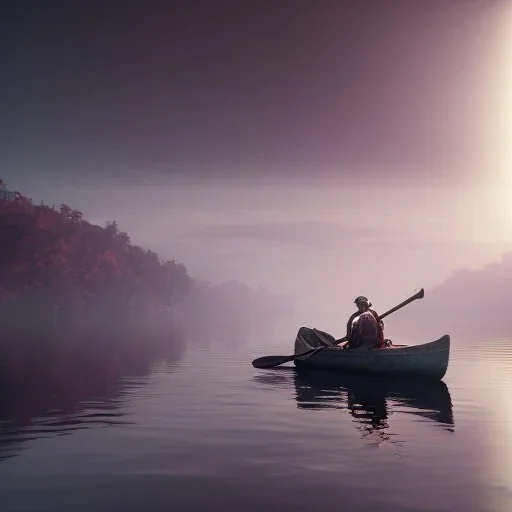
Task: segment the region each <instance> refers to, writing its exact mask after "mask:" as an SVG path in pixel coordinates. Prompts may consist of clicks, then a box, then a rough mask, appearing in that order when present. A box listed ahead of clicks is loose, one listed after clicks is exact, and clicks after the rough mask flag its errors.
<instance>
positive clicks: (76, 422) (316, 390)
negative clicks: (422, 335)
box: [0, 338, 512, 512]
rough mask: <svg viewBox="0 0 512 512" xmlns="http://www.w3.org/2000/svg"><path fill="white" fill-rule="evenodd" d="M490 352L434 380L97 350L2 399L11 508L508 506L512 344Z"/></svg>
mask: <svg viewBox="0 0 512 512" xmlns="http://www.w3.org/2000/svg"><path fill="white" fill-rule="evenodd" d="M482 347H485V351H484V350H483V349H478V347H477V344H474V343H473V344H471V345H465V344H464V342H463V341H461V340H458V339H456V338H455V339H452V354H451V360H450V366H449V369H448V372H447V375H446V376H445V378H444V384H443V383H440V384H439V385H429V386H414V385H410V386H409V385H408V386H399V385H397V384H394V383H388V382H387V381H386V382H383V381H380V382H381V383H380V384H376V383H373V382H372V381H370V382H368V381H365V380H364V379H358V378H348V379H347V378H344V377H340V378H327V377H325V378H320V377H318V376H314V375H310V374H305V375H300V374H298V373H297V372H296V371H295V370H294V369H293V367H292V368H283V367H281V368H279V369H274V370H256V369H254V368H253V367H252V366H251V360H252V359H254V358H255V357H259V356H261V355H271V354H288V353H291V352H292V351H293V339H291V340H287V341H283V340H281V341H280V342H276V341H275V339H273V340H268V341H267V342H266V343H265V345H264V346H262V345H261V344H259V343H257V342H256V341H251V342H247V343H242V344H240V345H236V344H229V345H228V344H226V343H222V342H217V343H214V342H209V343H204V344H200V343H191V344H189V345H188V346H187V347H186V350H185V351H184V353H182V354H179V355H178V356H176V355H174V356H173V357H170V358H169V357H167V358H160V357H156V356H154V357H153V356H152V357H148V356H147V354H144V356H142V355H141V354H140V353H137V352H134V353H127V354H125V355H124V357H121V358H120V355H119V353H118V354H116V355H114V356H113V355H112V354H110V355H108V356H107V355H106V354H105V356H104V357H103V356H101V354H100V355H99V356H98V355H97V354H96V356H95V357H96V359H95V360H94V361H95V362H94V363H91V362H90V361H89V364H90V366H89V367H87V368H85V369H84V367H83V366H80V364H79V365H77V366H75V367H73V368H72V369H71V370H69V371H67V373H66V372H64V377H62V375H61V377H60V378H59V380H56V381H52V382H49V383H48V382H47V383H40V382H35V383H32V385H30V386H29V385H27V384H25V385H23V386H22V385H21V384H20V386H19V387H16V386H14V387H13V386H12V385H10V387H9V388H8V389H4V390H3V392H2V396H1V398H0V434H1V437H0V510H1V511H2V512H11V511H20V512H21V511H30V512H36V511H52V512H53V511H69V510H73V511H82V510H83V511H85V510H87V511H93V510H94V511H103V510H104V511H107V510H108V511H125V512H131V511H139V510H147V511H169V510H180V511H189V510H194V511H195V510H213V509H214V507H219V510H221V509H222V510H237V509H236V508H235V507H240V508H241V510H244V511H253V510H255V511H256V510H258V511H261V510H265V509H266V510H279V511H292V510H293V511H302V510H304V511H306V510H308V511H309V510H322V511H330V510H333V511H334V510H336V511H339V510H347V511H349V510H350V511H366V510H368V511H370V510H371V511H375V510H380V511H388V510H389V511H394V512H398V511H416V510H418V511H419V510H422V511H423V510H425V511H426V510H429V511H441V510H442V511H459V510H460V511H478V512H480V511H481V512H487V511H510V510H512V341H507V340H504V341H489V340H487V341H485V342H484V343H482ZM62 364H64V363H62Z"/></svg>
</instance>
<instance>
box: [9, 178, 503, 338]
mask: <svg viewBox="0 0 512 512" xmlns="http://www.w3.org/2000/svg"><path fill="white" fill-rule="evenodd" d="M6 181H7V180H6ZM7 185H8V187H9V188H10V189H21V191H22V192H23V193H24V194H26V195H28V196H30V197H31V198H32V199H33V201H34V203H35V204H37V203H38V202H39V201H40V200H44V201H45V202H46V203H48V204H50V205H52V204H57V205H58V204H60V203H66V204H69V205H70V206H71V207H73V208H77V209H79V210H81V211H82V212H83V213H84V218H85V219H86V220H88V221H89V222H92V223H97V224H100V225H104V223H105V222H106V221H109V220H110V221H111V220H116V221H117V222H118V223H119V226H120V229H121V230H123V231H126V232H128V234H129V235H130V236H131V239H132V241H133V243H136V244H138V245H141V246H142V247H144V248H148V249H151V250H154V251H156V252H157V253H158V254H159V255H160V256H161V257H162V258H165V259H175V260H177V261H179V262H182V263H184V264H185V265H186V267H187V269H188V271H189V273H190V274H191V275H192V276H193V277H197V278H200V279H204V280H209V281H212V282H222V281H225V280H231V279H236V280H239V281H241V282H243V283H246V284H248V285H251V286H254V287H258V286H263V287H264V288H266V289H268V290H269V291H270V292H272V293H276V294H280V295H287V296H289V297H291V298H292V299H293V301H294V304H295V316H294V319H295V321H296V322H297V323H296V325H293V326H290V334H293V333H292V331H293V332H294V331H295V329H298V327H299V326H300V325H307V326H316V327H318V328H322V329H324V330H327V331H329V332H333V333H334V334H336V335H338V334H342V333H343V329H344V325H345V321H346V318H347V317H348V316H349V315H350V314H351V313H352V311H353V304H352V302H353V299H354V297H355V296H357V295H361V294H362V295H366V296H368V297H369V298H370V300H371V301H372V303H373V305H374V307H375V309H376V310H377V311H379V312H384V311H385V310H387V309H389V308H391V307H393V306H394V305H395V304H397V303H398V302H401V301H402V300H404V299H405V298H407V297H408V296H410V295H411V294H412V293H414V292H415V291H417V290H418V289H419V288H420V287H422V286H423V287H425V289H426V290H427V294H426V297H425V299H424V301H423V302H421V303H418V304H413V305H411V306H408V308H407V309H404V310H401V311H400V312H397V313H395V314H394V315H393V316H391V317H389V318H388V321H387V322H386V324H387V325H389V327H390V328H391V329H393V328H395V327H396V328H400V327H401V323H403V324H404V325H405V324H407V322H408V321H409V320H408V319H409V316H411V318H412V315H413V314H414V312H415V311H416V310H417V309H418V308H424V307H427V306H428V305H429V304H430V302H429V301H431V296H430V295H429V291H430V290H431V289H433V288H435V287H437V286H439V285H441V284H442V283H443V282H444V281H445V280H446V279H448V278H449V277H450V276H451V275H452V273H453V272H454V271H456V270H457V269H478V268H479V267H482V266H483V265H486V264H489V263H492V262H493V261H498V260H499V258H500V257H501V254H503V253H504V252H506V251H507V250H508V249H509V248H510V239H509V238H505V237H504V233H506V232H507V230H509V231H510V226H511V223H510V222H509V220H510V219H506V218H503V216H502V215H501V210H500V207H501V206H500V205H501V203H500V202H499V201H496V202H495V204H494V208H493V207H489V208H486V209H478V210H477V209H475V206H476V205H477V204H478V201H479V200H480V201H481V198H482V197H483V196H482V194H483V193H484V192H485V193H486V194H488V193H489V190H488V189H486V190H484V191H482V189H479V188H476V187H473V188H471V187H470V186H466V187H461V186H459V187H457V188H455V187H454V186H450V185H443V184H442V183H440V184H437V185H411V184H408V185H405V186H404V185H400V184H399V183H396V182H393V183H391V184H387V183H385V180H381V182H380V183H379V182H378V183H376V184H375V183H365V182H364V181H362V182H359V183H358V182H357V181H356V182H354V181H353V182H349V183H343V182H342V181H339V182H330V183H328V182H325V181H321V180H318V181H316V182H315V181H314V180H313V179H310V180H309V181H306V180H297V181H295V182H294V180H293V179H292V178H290V179H289V180H288V182H285V181H284V180H281V181H278V180H275V181H272V180H266V181H265V180H260V181H258V180H257V179H254V180H252V181H248V180H246V181H238V182H234V181H232V182H230V181H226V180H224V181H219V182H216V181H215V180H207V179H204V180H199V181H198V180H196V181H192V180H188V181H187V180H186V179H181V180H176V179H175V180H174V181H173V180H172V179H171V178H162V177H160V178H157V177H151V176H144V177H141V178H140V179H139V181H138V182H131V183H130V182H127V183H126V184H123V183H122V182H121V183H113V182H112V180H106V179H105V180H102V179H101V178H95V179H94V180H90V181H88V180H87V179H86V178H82V179H80V180H78V181H77V182H75V183H72V182H71V181H68V182H66V181H61V182H60V183H59V184H51V185H49V184H48V183H47V182H46V183H45V181H44V180H42V179H41V180H38V181H36V180H31V182H25V183H24V182H22V181H21V180H18V181H17V180H16V179H12V180H9V181H7ZM496 197H497V198H499V197H500V195H499V191H497V192H496ZM500 285H501V284H500V283H496V286H500ZM461 291H463V292H467V290H463V289H462V288H461ZM476 293H477V292H476ZM432 300H433V298H432ZM430 307H432V305H431V306H430ZM431 320H433V321H434V322H435V321H436V320H435V318H434V319H431ZM299 324H300V325H299Z"/></svg>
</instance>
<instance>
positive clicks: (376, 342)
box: [347, 296, 384, 349]
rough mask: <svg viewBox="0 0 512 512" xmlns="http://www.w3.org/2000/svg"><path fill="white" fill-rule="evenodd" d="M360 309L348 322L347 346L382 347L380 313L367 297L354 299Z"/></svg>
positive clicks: (382, 336)
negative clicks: (374, 308)
mask: <svg viewBox="0 0 512 512" xmlns="http://www.w3.org/2000/svg"><path fill="white" fill-rule="evenodd" d="M354 303H355V304H356V306H357V308H358V311H357V312H356V313H354V314H352V315H351V316H350V318H349V321H348V323H347V337H348V344H347V348H350V349H354V348H366V349H372V348H380V347H383V346H384V331H383V323H382V321H380V320H379V315H378V314H377V312H376V311H374V310H373V309H371V303H369V302H368V299H367V298H366V297H363V296H360V297H357V299H356V300H355V301H354Z"/></svg>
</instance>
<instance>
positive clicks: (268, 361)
mask: <svg viewBox="0 0 512 512" xmlns="http://www.w3.org/2000/svg"><path fill="white" fill-rule="evenodd" d="M424 296H425V290H424V289H423V288H422V289H421V290H420V291H419V292H417V293H415V294H414V295H413V296H412V297H409V298H408V299H407V300H404V301H403V302H401V303H400V304H398V305H397V306H395V307H394V308H391V309H390V310H389V311H386V312H385V313H383V314H382V315H379V319H380V320H382V319H383V318H385V317H386V316H388V315H390V314H391V313H394V312H395V311H397V310H398V309H400V308H403V307H404V306H406V305H407V304H409V303H411V302H413V301H415V300H416V299H422V298H423V297H424ZM343 341H347V336H344V337H343V338H341V339H339V340H336V342H335V343H334V345H338V344H339V343H342V342H343ZM326 348H329V347H328V346H325V347H317V348H314V349H312V350H308V351H307V352H303V353H302V354H294V355H293V356H264V357H258V358H257V359H255V360H254V361H253V362H252V365H253V366H254V367H255V368H273V367H275V366H279V365H281V364H284V363H289V362H290V361H293V360H295V359H297V358H299V357H302V356H306V355H308V354H311V355H313V353H316V352H320V351H321V350H325V349H326Z"/></svg>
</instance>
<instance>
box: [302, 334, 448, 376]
mask: <svg viewBox="0 0 512 512" xmlns="http://www.w3.org/2000/svg"><path fill="white" fill-rule="evenodd" d="M317 332H318V331H317ZM320 332H321V331H320ZM449 358H450V336H449V335H448V334H445V335H444V336H442V337H441V338H439V339H438V340H436V341H431V342H430V343H424V344H422V345H399V346H395V347H393V346H392V347H389V348H381V349H375V350H358V349H350V350H347V349H345V350H344V349H341V348H339V347H336V346H334V347H331V346H329V347H327V348H324V349H322V350H320V351H318V352H315V353H313V354H312V355H306V356H304V357H303V358H298V359H295V361H294V363H295V365H296V366H297V367H298V368H317V369H320V368H325V369H330V370H341V371H344V372H355V373H372V374H379V375H395V376H404V377H424V378H428V379H435V380H441V379H442V378H443V377H444V375H445V373H446V370H447V369H448V361H449Z"/></svg>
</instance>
